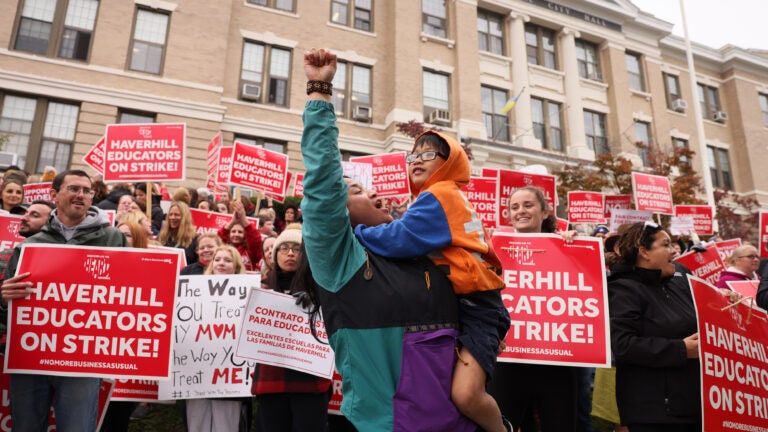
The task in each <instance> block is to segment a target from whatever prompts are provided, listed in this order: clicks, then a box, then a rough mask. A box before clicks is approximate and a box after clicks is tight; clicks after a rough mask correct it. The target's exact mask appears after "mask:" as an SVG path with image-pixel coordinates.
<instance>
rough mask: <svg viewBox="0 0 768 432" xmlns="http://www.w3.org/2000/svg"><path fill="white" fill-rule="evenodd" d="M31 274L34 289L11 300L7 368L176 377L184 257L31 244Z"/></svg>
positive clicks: (25, 254) (24, 252) (26, 249)
mask: <svg viewBox="0 0 768 432" xmlns="http://www.w3.org/2000/svg"><path fill="white" fill-rule="evenodd" d="M51 257H56V259H51ZM24 272H29V273H30V276H29V277H28V278H27V280H28V281H29V282H32V284H33V285H32V290H33V292H32V294H31V295H30V297H29V298H26V299H17V300H12V301H11V304H10V308H9V314H8V324H9V326H8V344H7V346H6V359H5V370H6V371H7V372H13V373H32V374H35V373H40V372H44V373H45V374H47V375H66V376H91V377H115V378H120V377H125V376H130V377H132V378H142V379H151V378H154V379H160V378H168V377H169V376H170V352H171V330H172V328H173V327H172V324H173V303H174V293H175V290H174V285H175V282H176V278H177V274H178V273H177V272H178V254H170V253H166V252H164V251H160V250H151V249H132V248H87V247H82V246H69V245H53V244H30V245H23V246H22V249H21V258H20V261H19V267H18V271H17V274H21V273H24Z"/></svg>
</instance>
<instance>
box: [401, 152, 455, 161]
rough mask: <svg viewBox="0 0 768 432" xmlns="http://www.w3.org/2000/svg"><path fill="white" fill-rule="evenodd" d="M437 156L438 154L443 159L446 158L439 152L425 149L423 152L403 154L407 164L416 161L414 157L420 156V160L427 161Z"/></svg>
mask: <svg viewBox="0 0 768 432" xmlns="http://www.w3.org/2000/svg"><path fill="white" fill-rule="evenodd" d="M438 156H440V157H441V158H443V159H447V157H446V156H445V155H444V154H442V153H440V152H436V151H425V152H421V153H411V154H409V155H406V156H405V161H406V162H407V163H409V164H412V163H414V162H416V159H419V158H421V160H422V161H424V162H427V161H431V160H435V158H436V157H438Z"/></svg>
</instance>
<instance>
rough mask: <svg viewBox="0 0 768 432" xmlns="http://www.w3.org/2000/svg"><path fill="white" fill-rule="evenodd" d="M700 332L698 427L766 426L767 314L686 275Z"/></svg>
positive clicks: (737, 428)
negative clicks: (731, 299)
mask: <svg viewBox="0 0 768 432" xmlns="http://www.w3.org/2000/svg"><path fill="white" fill-rule="evenodd" d="M688 281H689V282H690V284H691V292H692V294H693V300H694V304H695V306H696V317H697V319H698V330H699V356H700V362H701V371H700V374H701V398H702V404H701V406H702V417H703V419H702V423H703V428H702V430H705V431H737V430H738V431H749V430H768V415H766V411H765V410H766V405H765V401H766V400H767V399H768V376H767V375H768V374H766V372H765V363H766V362H768V356H766V351H765V346H766V345H768V318H767V317H766V315H765V312H764V311H761V310H760V309H752V310H750V306H749V305H748V304H745V303H740V304H737V305H730V303H729V301H728V299H727V297H725V296H724V295H722V294H720V292H719V291H718V290H717V289H716V288H714V287H713V286H710V285H708V284H707V283H706V282H704V281H703V280H701V279H697V278H695V277H691V276H688Z"/></svg>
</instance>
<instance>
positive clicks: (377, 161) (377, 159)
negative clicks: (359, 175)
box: [373, 157, 384, 165]
mask: <svg viewBox="0 0 768 432" xmlns="http://www.w3.org/2000/svg"><path fill="white" fill-rule="evenodd" d="M373 164H374V165H384V159H382V158H380V157H375V158H373Z"/></svg>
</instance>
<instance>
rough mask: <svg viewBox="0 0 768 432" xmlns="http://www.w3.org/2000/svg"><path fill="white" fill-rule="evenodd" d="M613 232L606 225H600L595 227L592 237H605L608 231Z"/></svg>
mask: <svg viewBox="0 0 768 432" xmlns="http://www.w3.org/2000/svg"><path fill="white" fill-rule="evenodd" d="M609 232H611V230H609V229H608V227H607V226H605V225H598V226H596V227H595V229H594V231H592V237H601V238H605V236H606V235H608V233H609Z"/></svg>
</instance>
